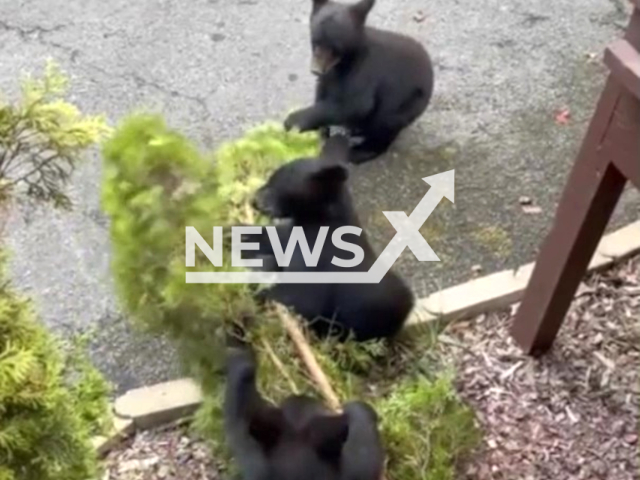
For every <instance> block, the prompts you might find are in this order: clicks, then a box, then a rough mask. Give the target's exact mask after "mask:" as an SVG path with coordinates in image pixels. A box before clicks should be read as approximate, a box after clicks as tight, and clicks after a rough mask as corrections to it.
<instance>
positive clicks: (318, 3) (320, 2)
mask: <svg viewBox="0 0 640 480" xmlns="http://www.w3.org/2000/svg"><path fill="white" fill-rule="evenodd" d="M328 2H329V0H312V3H313V13H316V12H317V11H318V10H319V9H320V8H322V7H323V6H324V5H325V4H327V3H328Z"/></svg>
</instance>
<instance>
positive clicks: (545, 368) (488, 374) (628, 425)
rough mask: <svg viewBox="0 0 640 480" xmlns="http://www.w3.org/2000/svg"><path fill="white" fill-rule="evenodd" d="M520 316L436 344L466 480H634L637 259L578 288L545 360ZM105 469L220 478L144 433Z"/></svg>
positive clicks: (452, 330)
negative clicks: (527, 339) (473, 445)
mask: <svg viewBox="0 0 640 480" xmlns="http://www.w3.org/2000/svg"><path fill="white" fill-rule="evenodd" d="M515 308H516V307H513V308H512V309H511V310H510V311H508V312H499V313H491V314H488V315H481V316H479V317H477V318H476V319H473V320H469V321H466V322H460V323H456V324H453V325H451V326H450V327H449V328H448V329H447V330H446V331H445V333H444V334H443V335H442V336H441V340H442V342H441V343H440V347H439V348H440V350H441V353H442V354H443V355H444V356H445V358H452V359H453V360H454V362H455V363H456V365H457V369H458V381H457V383H458V389H459V391H460V393H461V395H462V396H463V397H464V398H465V400H466V401H467V402H469V404H471V405H472V407H473V408H474V409H475V411H476V413H477V417H478V421H479V423H480V425H481V428H482V429H483V431H484V439H483V444H482V446H481V448H479V450H478V452H476V454H475V455H474V457H473V458H472V459H470V461H469V464H468V465H466V466H465V468H463V469H462V470H463V473H462V476H461V480H462V478H464V479H469V480H471V479H473V480H489V479H491V480H498V479H509V480H551V479H553V480H564V479H567V480H568V479H571V480H596V479H598V480H636V479H640V465H639V462H638V456H639V452H638V431H639V428H638V414H639V412H640V256H639V257H636V258H634V259H632V260H629V261H627V262H625V263H624V264H622V265H620V266H618V267H616V268H614V269H612V270H610V271H608V272H605V273H603V274H598V275H594V276H591V277H590V278H589V279H588V280H587V281H586V282H585V283H584V284H582V285H581V287H580V289H579V291H578V296H577V297H576V299H575V300H574V302H573V305H572V307H571V310H570V312H569V314H568V316H567V319H566V321H565V324H564V325H563V327H562V329H561V331H560V334H559V336H558V339H557V341H556V344H555V346H554V348H553V349H552V350H551V351H550V352H549V353H548V354H547V355H545V356H544V357H542V358H541V359H538V360H536V359H532V358H529V357H526V356H524V355H522V353H521V352H520V350H519V349H518V347H517V346H515V345H514V344H513V342H512V340H511V338H510V336H509V334H508V329H509V326H510V323H511V318H512V314H513V312H514V311H515ZM106 464H107V466H108V472H107V475H106V476H105V478H104V479H103V480H152V479H153V480H155V479H167V480H173V479H175V480H178V479H185V480H187V479H188V480H205V479H207V480H210V479H218V478H219V475H218V469H217V468H216V465H215V462H214V461H213V459H212V458H211V456H210V455H209V454H208V453H207V449H206V447H205V446H204V444H203V443H201V442H199V441H197V440H193V439H192V438H190V437H189V435H188V434H187V433H186V431H185V430H184V429H182V428H178V429H175V428H169V429H165V430H158V431H150V432H144V433H141V434H139V435H138V436H136V437H135V438H134V439H132V440H130V441H129V442H127V443H125V444H123V445H122V446H121V447H120V448H119V449H117V450H115V451H113V452H112V453H111V454H110V455H109V457H108V458H107V460H106Z"/></svg>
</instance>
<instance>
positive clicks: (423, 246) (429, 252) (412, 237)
mask: <svg viewBox="0 0 640 480" xmlns="http://www.w3.org/2000/svg"><path fill="white" fill-rule="evenodd" d="M422 180H423V181H424V182H426V183H427V184H428V185H430V186H431V188H430V189H429V191H428V192H427V193H426V195H425V196H424V197H422V199H421V200H420V202H419V203H418V205H417V206H416V208H415V209H414V210H413V212H411V215H409V216H407V215H406V213H404V212H383V213H384V215H385V216H386V217H387V219H388V220H389V222H390V223H391V225H393V227H394V228H395V230H396V234H395V236H394V237H393V238H392V239H391V241H390V242H389V244H388V245H387V246H386V248H385V249H384V250H383V252H382V253H381V254H380V256H379V257H378V259H377V260H376V262H375V263H374V264H373V266H372V267H371V268H370V269H369V271H368V272H254V271H243V272H187V273H186V281H187V283H266V284H272V283H379V282H380V281H381V280H382V278H383V277H384V276H385V275H386V274H387V272H388V271H389V270H390V269H391V267H392V265H393V264H394V263H395V261H396V260H397V259H398V257H400V255H401V254H402V252H403V251H404V249H405V247H409V249H410V250H411V251H412V252H413V254H414V255H415V257H416V258H417V259H418V261H420V262H439V261H440V259H439V258H438V256H437V255H436V253H435V252H434V251H433V249H432V248H431V246H430V245H429V243H428V242H427V241H426V240H425V239H424V237H423V236H422V235H421V234H420V228H421V227H422V225H423V224H424V222H426V221H427V219H428V218H429V215H431V214H432V213H433V211H434V210H435V208H436V206H437V205H438V204H439V203H440V200H442V199H443V198H447V199H448V200H449V201H451V202H452V203H453V202H454V170H449V171H447V172H443V173H439V174H437V175H432V176H430V177H425V178H423V179H422Z"/></svg>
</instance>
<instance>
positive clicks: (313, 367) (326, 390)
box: [275, 305, 342, 412]
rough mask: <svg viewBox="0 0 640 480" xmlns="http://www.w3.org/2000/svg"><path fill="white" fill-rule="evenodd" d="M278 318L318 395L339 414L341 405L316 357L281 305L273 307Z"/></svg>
mask: <svg viewBox="0 0 640 480" xmlns="http://www.w3.org/2000/svg"><path fill="white" fill-rule="evenodd" d="M275 308H276V311H277V313H278V316H279V317H280V321H281V322H282V324H283V325H284V328H285V329H286V330H287V333H288V334H289V336H290V337H291V340H292V341H293V343H294V345H295V346H296V350H297V351H298V354H299V355H300V357H301V358H302V361H303V363H304V364H305V366H306V367H307V370H308V371H309V374H310V375H311V378H312V379H313V381H314V382H315V383H316V385H317V386H318V388H319V389H320V393H321V394H322V396H323V397H324V398H325V400H326V401H327V403H328V404H329V407H330V408H331V409H332V410H335V411H336V412H340V411H341V410H342V404H341V402H340V400H339V399H338V396H337V395H336V393H335V391H334V390H333V388H332V387H331V383H329V379H328V378H327V376H326V375H325V373H324V371H323V370H322V367H320V364H319V363H318V361H317V360H316V357H315V356H314V354H313V351H312V350H311V347H310V346H309V343H308V342H307V339H306V338H304V333H302V330H301V329H300V327H299V326H298V323H297V322H296V320H295V319H294V318H292V317H291V315H290V314H289V312H288V311H287V310H286V309H285V308H284V307H283V306H281V305H275Z"/></svg>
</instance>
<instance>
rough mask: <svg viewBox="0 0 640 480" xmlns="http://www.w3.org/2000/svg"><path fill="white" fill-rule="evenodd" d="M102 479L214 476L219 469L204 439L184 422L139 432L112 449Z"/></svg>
mask: <svg viewBox="0 0 640 480" xmlns="http://www.w3.org/2000/svg"><path fill="white" fill-rule="evenodd" d="M105 465H106V472H105V475H104V477H103V479H102V480H213V479H218V478H219V475H218V469H217V466H216V463H215V461H214V460H213V458H212V457H211V455H210V453H209V450H208V449H207V447H206V445H205V444H204V442H202V441H200V440H197V439H194V438H193V436H192V435H191V434H190V432H188V430H187V428H186V427H185V426H179V425H178V426H175V425H172V426H167V427H164V428H159V429H155V430H148V431H146V432H141V433H139V434H137V435H136V436H135V437H133V438H130V439H129V440H128V441H126V442H124V443H123V444H121V445H120V446H119V448H117V449H115V450H112V451H111V452H110V453H109V455H108V456H107V458H106V459H105Z"/></svg>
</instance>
